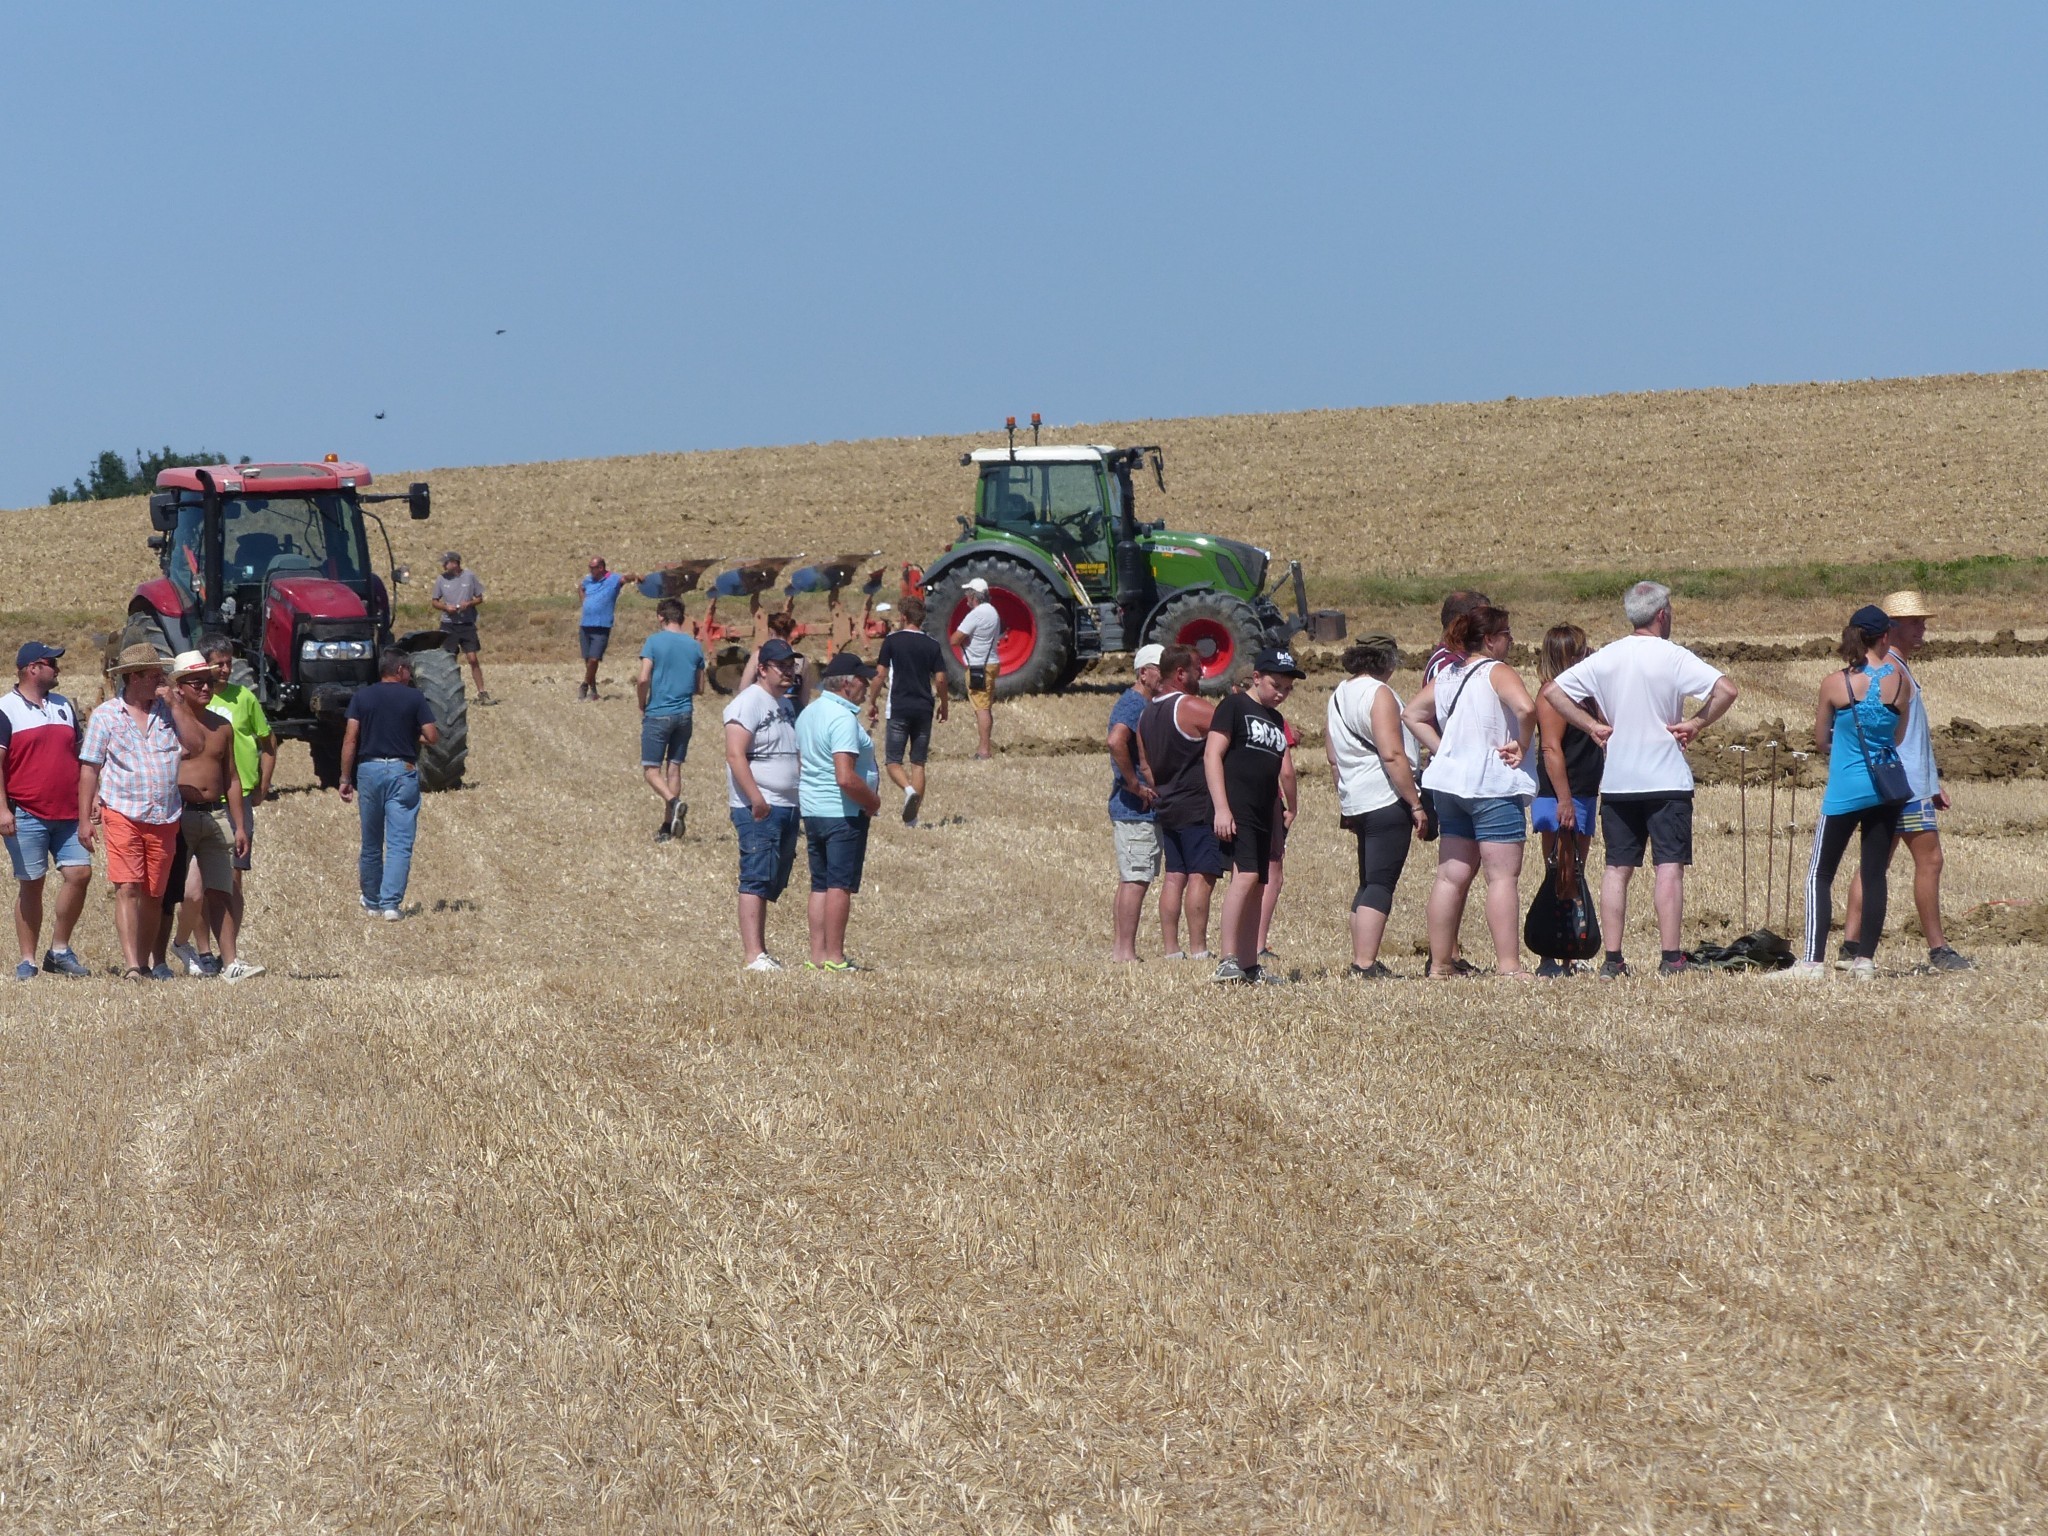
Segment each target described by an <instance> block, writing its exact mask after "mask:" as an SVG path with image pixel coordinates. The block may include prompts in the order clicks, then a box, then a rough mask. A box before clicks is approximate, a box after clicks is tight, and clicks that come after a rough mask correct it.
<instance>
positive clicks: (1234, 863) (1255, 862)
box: [1223, 807, 1276, 880]
mask: <svg viewBox="0 0 2048 1536" xmlns="http://www.w3.org/2000/svg"><path fill="white" fill-rule="evenodd" d="M1230 815H1231V820H1233V821H1235V822H1236V823H1237V836H1235V837H1233V838H1232V839H1231V840H1230V841H1229V842H1227V843H1225V844H1223V857H1224V858H1226V859H1228V860H1229V861H1230V867H1231V868H1232V869H1235V870H1237V871H1239V872H1240V873H1242V874H1247V875H1257V876H1258V877H1259V878H1260V879H1261V880H1263V879H1265V878H1266V870H1267V866H1268V865H1270V864H1271V863H1272V862H1273V853H1274V850H1275V847H1276V839H1275V838H1274V835H1273V813H1272V812H1271V811H1270V810H1268V811H1267V812H1266V814H1265V815H1263V816H1242V815H1239V814H1238V812H1237V811H1236V809H1235V808H1234V807H1233V808H1232V810H1231V813H1230Z"/></svg>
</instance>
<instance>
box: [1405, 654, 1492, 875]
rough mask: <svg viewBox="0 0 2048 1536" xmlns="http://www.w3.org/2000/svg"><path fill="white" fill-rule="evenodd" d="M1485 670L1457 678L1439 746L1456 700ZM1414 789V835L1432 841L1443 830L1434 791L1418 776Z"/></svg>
mask: <svg viewBox="0 0 2048 1536" xmlns="http://www.w3.org/2000/svg"><path fill="white" fill-rule="evenodd" d="M1485 670H1486V669H1485V668H1484V667H1474V668H1473V669H1472V670H1471V671H1470V672H1467V673H1466V674H1465V675H1464V677H1463V678H1462V679H1460V680H1459V683H1458V691H1457V692H1456V693H1454V694H1452V695H1451V707H1450V708H1449V709H1447V710H1445V711H1444V727H1443V729H1439V730H1438V731H1437V736H1436V743H1437V745H1438V746H1439V747H1441V746H1442V745H1443V743H1444V736H1443V730H1444V729H1448V728H1449V726H1450V723H1451V716H1453V715H1455V714H1456V713H1457V712H1458V700H1460V699H1462V698H1463V697H1465V690H1466V689H1467V688H1468V687H1470V686H1471V683H1472V679H1473V678H1475V677H1477V676H1478V675H1479V674H1480V673H1481V672H1483V671H1485ZM1415 789H1416V792H1417V793H1418V794H1420V795H1421V796H1422V830H1421V831H1420V832H1418V833H1416V834H1415V835H1416V836H1417V837H1419V838H1420V839H1421V840H1422V841H1423V842H1425V843H1433V842H1435V841H1436V840H1437V838H1438V837H1439V836H1440V835H1441V834H1442V832H1443V824H1442V823H1441V822H1440V821H1438V820H1437V814H1436V791H1435V790H1433V789H1424V788H1423V787H1422V780H1421V778H1420V777H1419V776H1418V777H1417V778H1416V781H1415Z"/></svg>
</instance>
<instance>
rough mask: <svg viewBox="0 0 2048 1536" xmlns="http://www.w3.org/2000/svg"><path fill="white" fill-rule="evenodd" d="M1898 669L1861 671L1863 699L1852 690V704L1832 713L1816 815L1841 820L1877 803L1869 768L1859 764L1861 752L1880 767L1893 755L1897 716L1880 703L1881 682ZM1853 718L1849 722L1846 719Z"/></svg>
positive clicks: (1879, 668)
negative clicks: (1825, 770)
mask: <svg viewBox="0 0 2048 1536" xmlns="http://www.w3.org/2000/svg"><path fill="white" fill-rule="evenodd" d="M1897 670H1898V668H1897V667H1896V666H1894V665H1893V664H1892V663H1891V662H1889V661H1888V662H1886V663H1885V664H1884V665H1883V666H1881V667H1878V668H1876V669H1874V670H1873V669H1872V668H1869V667H1865V668H1864V669H1863V671H1862V673H1861V674H1860V675H1861V676H1863V677H1866V678H1868V679H1869V680H1870V686H1869V687H1868V688H1866V689H1865V690H1864V692H1863V697H1861V698H1860V699H1858V698H1855V689H1854V687H1853V686H1852V687H1851V689H1850V697H1851V698H1852V699H1854V702H1853V703H1852V704H1851V705H1850V706H1849V708H1847V709H1838V710H1836V711H1835V734H1834V739H1833V741H1831V742H1830V743H1829V744H1828V788H1827V793H1826V794H1825V795H1823V796H1822V797H1821V802H1820V813H1821V814H1822V815H1823V816H1841V815H1846V814H1847V813H1848V812H1850V811H1861V810H1867V809H1868V808H1869V807H1871V806H1873V805H1876V804H1877V803H1878V799H1877V790H1876V788H1875V787H1873V786H1872V784H1871V782H1870V768H1869V766H1868V765H1867V764H1866V763H1865V762H1864V761H1863V754H1864V751H1865V749H1868V751H1869V753H1870V761H1871V762H1873V763H1881V762H1883V761H1885V760H1886V759H1887V758H1889V757H1891V756H1893V755H1894V752H1895V749H1894V748H1893V746H1892V732H1893V731H1894V730H1896V729H1897V728H1898V724H1899V712H1898V711H1897V710H1896V709H1894V708H1892V706H1891V705H1889V704H1887V703H1885V702H1884V699H1883V697H1882V694H1883V691H1884V680H1885V679H1886V678H1887V677H1890V676H1891V675H1892V673H1894V672H1896V671H1897ZM1851 715H1854V716H1855V719H1854V721H1853V722H1852V721H1851V720H1850V718H1849V717H1850V716H1851ZM1858 726H1861V727H1862V728H1863V740H1862V743H1861V745H1858V743H1857V739H1856V729H1857V727H1858Z"/></svg>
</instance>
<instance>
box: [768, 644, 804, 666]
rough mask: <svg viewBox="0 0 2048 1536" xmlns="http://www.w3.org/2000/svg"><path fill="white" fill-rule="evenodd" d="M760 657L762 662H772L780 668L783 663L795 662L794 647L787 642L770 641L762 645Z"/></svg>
mask: <svg viewBox="0 0 2048 1536" xmlns="http://www.w3.org/2000/svg"><path fill="white" fill-rule="evenodd" d="M760 657H761V659H762V660H763V661H772V662H774V663H775V664H776V665H777V666H781V665H782V664H784V663H785V662H791V661H795V660H796V647H795V646H793V645H791V644H790V643H789V642H788V641H787V640H782V639H775V640H770V641H768V642H766V643H765V644H763V645H762V647H761V650H760Z"/></svg>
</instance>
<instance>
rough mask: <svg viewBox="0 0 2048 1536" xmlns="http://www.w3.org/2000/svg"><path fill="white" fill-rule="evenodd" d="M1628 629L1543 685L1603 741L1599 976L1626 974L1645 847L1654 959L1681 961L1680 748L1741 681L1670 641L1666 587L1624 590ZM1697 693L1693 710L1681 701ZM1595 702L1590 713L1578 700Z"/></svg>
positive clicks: (1550, 699) (1687, 825)
mask: <svg viewBox="0 0 2048 1536" xmlns="http://www.w3.org/2000/svg"><path fill="white" fill-rule="evenodd" d="M1621 608H1622V612H1623V613H1624V614H1625V615H1626V616H1627V618H1628V622H1629V626H1630V630H1631V633H1629V634H1628V635H1625V636H1623V637H1622V638H1621V639H1619V640H1616V641H1613V642H1612V643H1611V644H1608V645H1604V646H1602V647H1601V648H1600V649H1599V650H1597V651H1595V652H1594V653H1593V654H1592V655H1590V656H1588V657H1587V658H1586V659H1585V660H1584V661H1581V662H1580V663H1579V664H1578V665H1577V666H1574V667H1569V668H1567V669H1566V670H1565V671H1563V672H1561V673H1559V674H1558V675H1557V676H1556V677H1555V678H1553V679H1552V680H1551V681H1549V682H1547V683H1545V684H1544V685H1543V698H1544V700H1545V702H1547V703H1548V704H1549V705H1550V706H1551V708H1553V709H1555V710H1556V711H1557V712H1558V713H1559V714H1560V715H1562V716H1564V718H1565V721H1566V723H1568V724H1570V725H1575V726H1577V727H1578V728H1579V729H1580V730H1582V731H1584V732H1585V733H1586V734H1587V735H1588V736H1591V737H1592V738H1593V739H1594V740H1595V741H1597V742H1599V743H1600V745H1601V746H1603V747H1605V748H1606V749H1607V760H1606V765H1605V766H1604V767H1603V768H1602V770H1601V774H1600V833H1601V838H1602V840H1603V841H1604V842H1605V844H1606V848H1607V871H1606V875H1605V877H1604V878H1603V879H1602V881H1601V886H1600V922H1601V925H1602V927H1603V928H1604V929H1605V931H1606V934H1607V946H1608V948H1607V956H1606V960H1605V963H1604V964H1602V966H1601V967H1600V974H1601V975H1602V976H1607V977H1614V976H1625V975H1627V974H1628V966H1627V963H1626V962H1625V961H1624V960H1623V958H1622V949H1621V942H1622V940H1621V935H1622V925H1623V924H1624V923H1625V922H1626V921H1627V919H1628V886H1629V878H1630V876H1632V875H1633V874H1634V873H1635V872H1636V870H1637V869H1638V868H1639V867H1640V866H1641V865H1642V862H1643V856H1644V853H1645V852H1646V851H1648V852H1650V854H1651V859H1652V862H1653V863H1654V865H1655V867H1656V898H1655V899H1656V907H1657V934H1658V944H1659V948H1660V950H1661V952H1662V953H1661V957H1660V959H1659V962H1658V966H1657V969H1658V971H1659V973H1660V974H1663V975H1671V974H1673V973H1675V972H1679V971H1682V970H1684V969H1685V951H1684V949H1683V947H1682V945H1681V942H1680V934H1681V932H1682V931H1683V922H1684V916H1685V869H1686V866H1687V865H1688V864H1690V863H1692V793H1693V780H1692V767H1691V765H1690V764H1688V763H1687V762H1686V760H1685V749H1686V748H1687V747H1689V746H1691V745H1692V743H1693V741H1694V739H1695V738H1696V737H1697V736H1698V735H1699V733H1700V732H1701V731H1703V730H1705V729H1706V728H1707V727H1708V726H1709V725H1711V724H1712V723H1713V722H1714V721H1716V720H1718V719H1720V718H1721V716H1723V715H1725V714H1726V713H1728V709H1729V706H1730V705H1732V704H1734V702H1735V699H1736V695H1737V692H1738V690H1737V688H1736V686H1735V683H1734V681H1733V680H1732V679H1730V678H1728V677H1724V676H1723V675H1722V674H1721V673H1719V672H1717V671H1715V670H1714V668H1712V667H1710V666H1708V665H1707V664H1706V663H1705V662H1704V661H1701V660H1700V659H1699V657H1697V656H1695V655H1693V653H1692V652H1691V651H1688V650H1687V649H1685V647H1683V646H1680V645H1673V644H1672V643H1671V624H1672V618H1671V589H1670V588H1669V587H1667V586H1664V585H1662V584H1661V583H1659V582H1654V581H1639V582H1637V583H1636V584H1635V585H1634V586H1632V587H1630V588H1629V589H1628V592H1627V593H1626V594H1625V595H1624V596H1623V598H1622V600H1621ZM1688 698H1691V699H1697V700H1698V701H1699V702H1700V709H1699V712H1698V713H1697V714H1695V715H1693V716H1692V717H1691V718H1690V719H1688V718H1687V717H1686V714H1685V701H1686V700H1687V699H1688ZM1587 703H1591V704H1593V705H1594V706H1595V707H1596V708H1597V709H1598V710H1599V715H1598V717H1597V718H1596V717H1595V716H1594V715H1593V714H1592V713H1590V712H1588V711H1587V710H1586V709H1585V708H1584V707H1583V706H1584V705H1585V704H1587Z"/></svg>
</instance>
